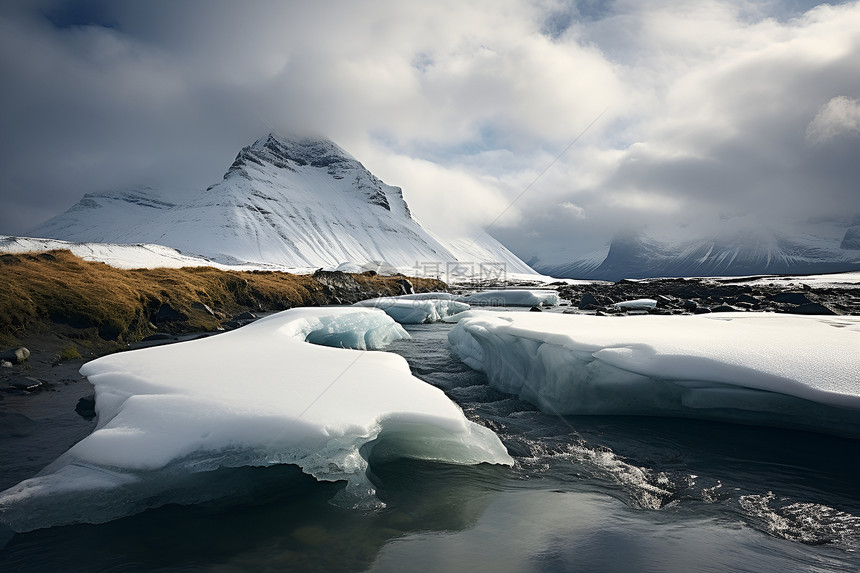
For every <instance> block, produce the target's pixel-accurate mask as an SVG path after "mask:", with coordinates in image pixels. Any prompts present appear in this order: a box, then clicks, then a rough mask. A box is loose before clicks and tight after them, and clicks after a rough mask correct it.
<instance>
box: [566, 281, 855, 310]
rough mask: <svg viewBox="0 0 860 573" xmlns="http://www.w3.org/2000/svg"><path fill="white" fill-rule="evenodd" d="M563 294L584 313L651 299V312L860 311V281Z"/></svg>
mask: <svg viewBox="0 0 860 573" xmlns="http://www.w3.org/2000/svg"><path fill="white" fill-rule="evenodd" d="M556 286H557V287H558V292H559V296H560V297H562V298H564V299H567V300H569V301H570V303H571V305H572V306H573V307H574V308H576V309H578V310H581V311H593V312H595V313H597V314H607V315H618V314H627V313H630V312H635V313H641V312H643V310H645V309H642V308H637V309H625V308H624V307H622V306H616V305H617V304H618V303H622V302H624V301H629V300H635V299H651V300H654V301H655V302H656V305H655V306H654V308H651V309H647V312H648V313H649V314H703V313H709V312H738V311H756V312H781V313H791V314H819V315H846V314H851V315H860V285H857V284H854V285H846V286H840V287H833V286H823V287H811V286H809V285H804V284H800V283H797V284H791V285H787V286H779V285H771V284H751V281H750V280H749V279H747V278H744V279H708V278H690V279H647V280H635V281H633V280H622V281H619V282H616V283H601V282H595V283H591V284H580V285H556Z"/></svg>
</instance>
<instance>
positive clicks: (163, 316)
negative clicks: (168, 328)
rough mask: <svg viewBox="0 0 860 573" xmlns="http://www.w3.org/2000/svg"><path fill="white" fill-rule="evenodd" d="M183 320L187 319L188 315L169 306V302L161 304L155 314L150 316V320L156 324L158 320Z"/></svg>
mask: <svg viewBox="0 0 860 573" xmlns="http://www.w3.org/2000/svg"><path fill="white" fill-rule="evenodd" d="M185 320H188V316H187V315H186V314H184V313H182V312H179V311H178V310H176V309H175V308H173V307H172V306H170V304H169V303H164V304H162V305H161V307H159V309H158V312H156V313H155V316H153V317H152V322H154V323H156V324H158V323H159V322H182V321H185Z"/></svg>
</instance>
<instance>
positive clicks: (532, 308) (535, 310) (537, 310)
mask: <svg viewBox="0 0 860 573" xmlns="http://www.w3.org/2000/svg"><path fill="white" fill-rule="evenodd" d="M529 312H543V311H542V310H541V309H540V308H538V307H536V306H533V307H531V308H530V309H529Z"/></svg>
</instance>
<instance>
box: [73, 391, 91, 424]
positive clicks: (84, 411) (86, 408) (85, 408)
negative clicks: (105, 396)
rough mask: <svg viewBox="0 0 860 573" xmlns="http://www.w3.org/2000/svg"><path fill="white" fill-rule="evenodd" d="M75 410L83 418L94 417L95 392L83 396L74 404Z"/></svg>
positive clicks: (89, 418)
mask: <svg viewBox="0 0 860 573" xmlns="http://www.w3.org/2000/svg"><path fill="white" fill-rule="evenodd" d="M75 412H77V413H78V415H79V416H80V417H82V418H84V419H85V420H92V419H93V418H95V417H96V397H95V394H91V395H89V396H84V397H83V398H81V399H80V400H78V403H77V404H76V405H75Z"/></svg>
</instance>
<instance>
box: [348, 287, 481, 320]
mask: <svg viewBox="0 0 860 573" xmlns="http://www.w3.org/2000/svg"><path fill="white" fill-rule="evenodd" d="M354 306H364V307H371V308H378V309H380V310H382V311H384V312H385V313H386V314H387V315H388V316H390V317H391V318H393V319H394V320H395V321H397V322H398V323H400V324H421V323H424V322H439V321H440V320H442V319H444V318H446V317H449V316H453V315H455V314H457V313H459V312H463V311H465V310H469V308H470V307H469V305H468V304H465V303H462V302H457V301H455V300H451V295H449V294H448V293H422V294H406V295H403V296H390V297H381V298H372V299H368V300H363V301H361V302H357V303H355V305H354Z"/></svg>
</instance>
